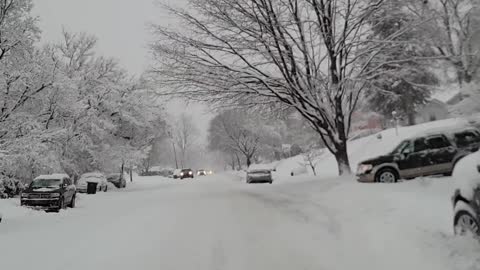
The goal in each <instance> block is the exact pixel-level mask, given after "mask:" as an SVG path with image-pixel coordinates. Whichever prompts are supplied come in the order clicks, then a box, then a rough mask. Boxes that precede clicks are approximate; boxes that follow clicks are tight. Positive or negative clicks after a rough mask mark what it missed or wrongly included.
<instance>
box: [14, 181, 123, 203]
mask: <svg viewBox="0 0 480 270" xmlns="http://www.w3.org/2000/svg"><path fill="white" fill-rule="evenodd" d="M89 183H93V185H92V186H93V187H95V189H94V192H97V191H103V192H107V191H108V185H109V183H111V184H113V185H114V186H115V187H117V188H125V187H126V185H127V182H126V179H125V176H124V174H122V173H113V174H109V175H107V176H105V175H104V174H102V173H100V172H92V173H86V174H83V175H81V176H80V178H79V179H78V181H77V184H74V182H73V180H72V179H71V178H70V177H69V176H68V175H67V174H49V175H40V176H38V177H36V178H35V179H34V180H33V181H32V182H31V183H30V185H28V186H27V187H26V189H25V190H24V191H23V192H22V193H21V195H20V205H22V206H27V207H32V208H39V209H44V210H47V211H56V212H58V211H60V210H61V209H65V208H67V207H70V208H74V207H75V202H76V197H77V193H86V192H87V191H88V189H89V186H88V185H89Z"/></svg>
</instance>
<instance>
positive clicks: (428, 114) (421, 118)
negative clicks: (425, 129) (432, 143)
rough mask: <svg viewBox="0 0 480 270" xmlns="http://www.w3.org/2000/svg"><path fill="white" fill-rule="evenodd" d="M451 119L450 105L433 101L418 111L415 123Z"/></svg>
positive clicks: (436, 100)
mask: <svg viewBox="0 0 480 270" xmlns="http://www.w3.org/2000/svg"><path fill="white" fill-rule="evenodd" d="M449 117H450V113H449V111H448V105H447V104H446V103H444V102H442V101H440V100H438V99H435V98H434V99H431V100H430V101H428V102H427V103H426V104H425V105H423V106H420V107H419V108H417V110H416V114H415V123H416V124H421V123H426V122H431V121H436V120H443V119H447V118H449Z"/></svg>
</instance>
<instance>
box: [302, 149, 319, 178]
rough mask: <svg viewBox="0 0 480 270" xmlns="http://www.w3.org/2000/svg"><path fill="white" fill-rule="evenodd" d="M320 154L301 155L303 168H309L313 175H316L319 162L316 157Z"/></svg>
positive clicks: (313, 152)
mask: <svg viewBox="0 0 480 270" xmlns="http://www.w3.org/2000/svg"><path fill="white" fill-rule="evenodd" d="M321 154H322V151H314V150H313V151H310V152H308V153H305V154H304V155H303V163H302V164H301V165H303V166H309V167H310V168H311V169H312V172H313V175H317V170H316V168H317V165H318V163H319V162H320V160H319V159H318V157H319V156H320V155H321Z"/></svg>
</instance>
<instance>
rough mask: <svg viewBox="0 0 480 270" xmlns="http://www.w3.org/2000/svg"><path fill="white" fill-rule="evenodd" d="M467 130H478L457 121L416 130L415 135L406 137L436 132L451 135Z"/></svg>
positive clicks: (434, 133)
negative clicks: (452, 123) (448, 124)
mask: <svg viewBox="0 0 480 270" xmlns="http://www.w3.org/2000/svg"><path fill="white" fill-rule="evenodd" d="M467 130H475V131H478V129H477V128H475V127H474V126H471V125H468V124H466V123H459V124H456V125H453V126H446V127H436V128H431V129H428V130H424V131H421V132H417V133H416V134H415V135H413V136H411V137H409V138H408V139H413V138H417V137H422V136H429V135H436V134H448V135H452V134H454V133H456V132H461V131H467Z"/></svg>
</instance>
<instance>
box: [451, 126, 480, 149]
mask: <svg viewBox="0 0 480 270" xmlns="http://www.w3.org/2000/svg"><path fill="white" fill-rule="evenodd" d="M454 138H455V143H456V144H457V145H458V146H459V147H466V146H469V145H470V144H472V143H478V142H480V134H479V133H477V132H474V131H472V130H467V131H463V132H459V133H455V134H454Z"/></svg>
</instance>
